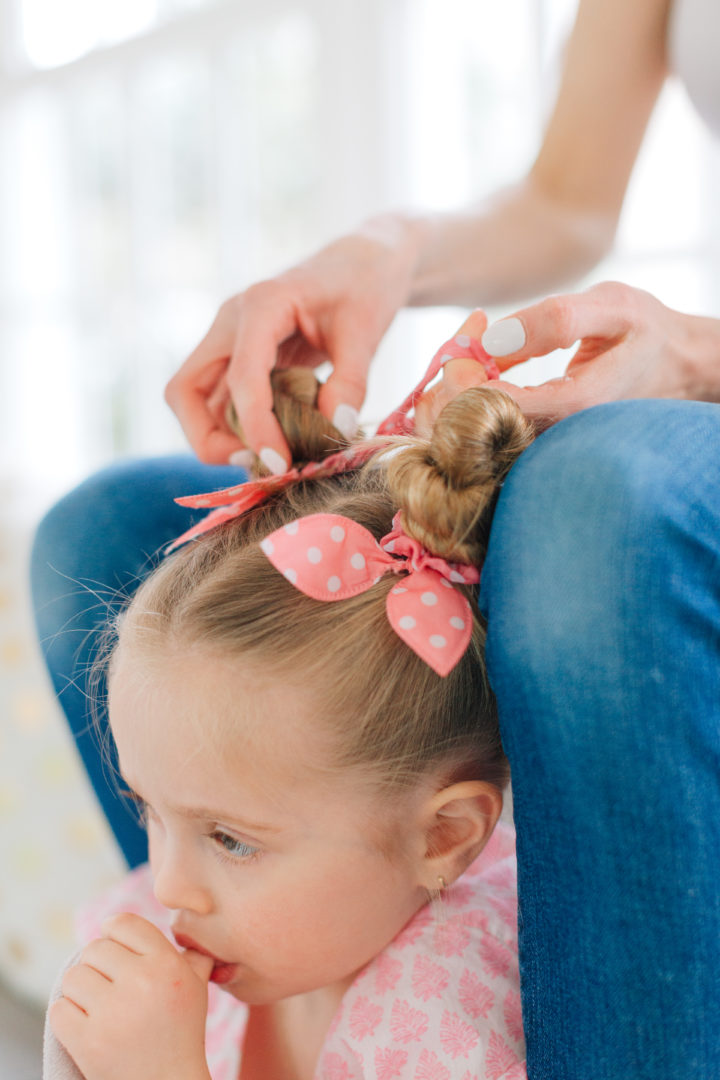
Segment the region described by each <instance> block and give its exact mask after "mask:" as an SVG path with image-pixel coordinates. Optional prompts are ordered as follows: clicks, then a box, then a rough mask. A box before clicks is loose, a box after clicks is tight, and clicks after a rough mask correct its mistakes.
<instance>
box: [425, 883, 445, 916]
mask: <svg viewBox="0 0 720 1080" xmlns="http://www.w3.org/2000/svg"><path fill="white" fill-rule="evenodd" d="M437 883H438V887H437V888H436V889H428V896H429V897H430V910H431V911H432V917H433V922H434V923H435V924H436V925H437V926H441V925H442V924H443V923H444V922H445V920H446V918H447V915H446V912H445V904H444V902H443V893H444V891H445V889H447V882H446V881H445V878H444V877H443V876H442V875H441V874H438V876H437Z"/></svg>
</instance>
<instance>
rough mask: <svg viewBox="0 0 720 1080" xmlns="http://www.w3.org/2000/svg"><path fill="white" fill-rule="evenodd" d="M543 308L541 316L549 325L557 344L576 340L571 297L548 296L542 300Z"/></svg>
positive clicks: (570, 342) (569, 343)
mask: <svg viewBox="0 0 720 1080" xmlns="http://www.w3.org/2000/svg"><path fill="white" fill-rule="evenodd" d="M543 308H544V310H543V312H542V315H543V318H544V319H545V321H546V322H547V323H548V324H549V325H550V327H551V329H552V331H553V334H554V336H555V337H556V338H557V341H558V343H559V344H568V345H571V344H572V343H573V341H576V340H577V333H576V330H575V307H574V304H573V299H572V297H570V296H550V297H548V299H547V300H545V301H544V303H543Z"/></svg>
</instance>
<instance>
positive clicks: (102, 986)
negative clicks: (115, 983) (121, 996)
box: [62, 964, 112, 1015]
mask: <svg viewBox="0 0 720 1080" xmlns="http://www.w3.org/2000/svg"><path fill="white" fill-rule="evenodd" d="M110 986H112V980H111V979H108V978H107V977H106V976H105V975H103V974H101V972H99V971H96V970H95V968H92V967H88V965H87V964H73V966H72V967H69V968H68V969H67V971H66V972H65V974H64V975H63V980H62V992H63V997H65V998H67V999H68V1001H71V1002H72V1003H73V1005H76V1006H77V1007H78V1009H82V1011H83V1012H84V1013H87V1015H90V1011H91V1009H92V1006H93V1003H94V1002H95V1003H96V1002H97V1001H98V995H99V994H102V993H103V992H104V991H106V990H107V989H108V987H110Z"/></svg>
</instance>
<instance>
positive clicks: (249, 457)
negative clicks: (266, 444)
mask: <svg viewBox="0 0 720 1080" xmlns="http://www.w3.org/2000/svg"><path fill="white" fill-rule="evenodd" d="M254 460H255V455H254V454H253V452H252V450H235V451H234V452H233V453H232V454H231V455H230V457H229V458H228V464H229V465H237V466H238V468H240V469H249V468H251V466H252V463H253V461H254Z"/></svg>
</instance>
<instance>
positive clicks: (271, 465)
mask: <svg viewBox="0 0 720 1080" xmlns="http://www.w3.org/2000/svg"><path fill="white" fill-rule="evenodd" d="M258 457H259V458H260V460H261V461H262V463H263V465H264V466H265V468H266V469H268V471H269V472H271V473H272V474H273V475H274V476H277V475H279V474H280V473H284V472H287V470H288V467H287V462H286V461H285V459H284V458H283V457H282V456H281V455H280V454H278V452H277V450H273V448H272V446H263V448H262V450H261V451H260V453H259V454H258Z"/></svg>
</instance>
